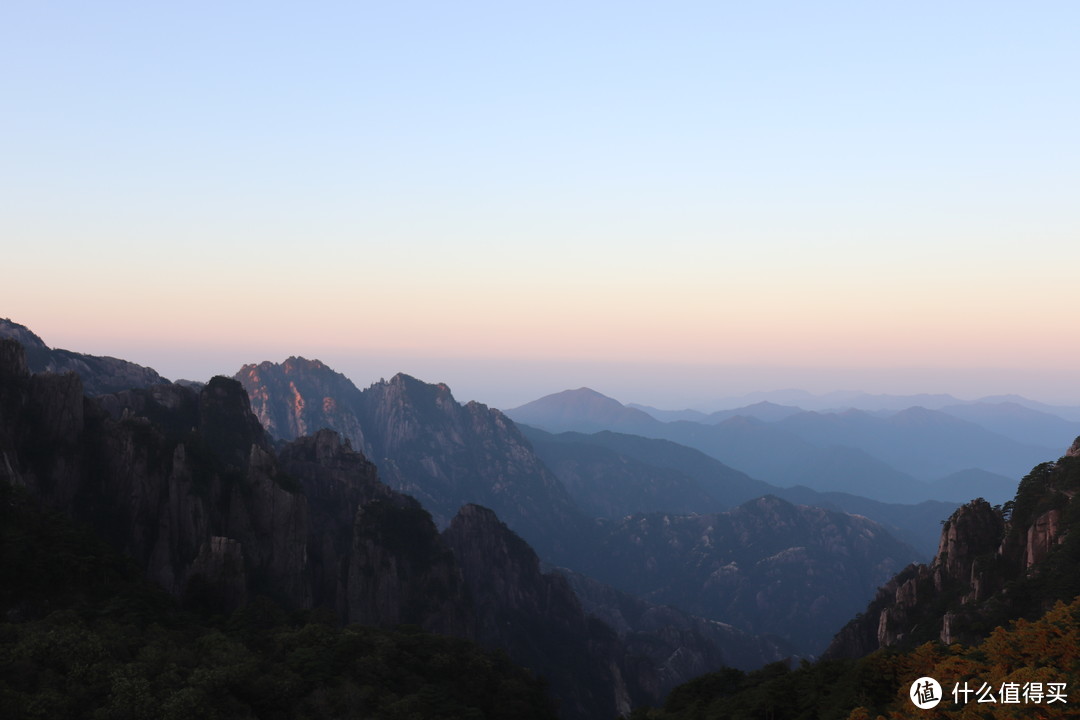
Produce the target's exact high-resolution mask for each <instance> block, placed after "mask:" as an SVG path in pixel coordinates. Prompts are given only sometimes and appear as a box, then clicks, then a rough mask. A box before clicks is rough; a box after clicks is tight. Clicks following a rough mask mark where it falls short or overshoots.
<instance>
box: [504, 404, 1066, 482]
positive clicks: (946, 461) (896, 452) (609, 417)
mask: <svg viewBox="0 0 1080 720" xmlns="http://www.w3.org/2000/svg"><path fill="white" fill-rule="evenodd" d="M965 407H967V406H965ZM972 407H974V409H971V410H970V411H968V412H967V413H966V414H967V415H968V416H969V417H982V416H992V417H995V418H997V419H998V422H997V423H996V427H998V428H999V429H1001V428H1003V427H1005V426H1007V427H1008V428H1011V430H1010V432H1015V433H1017V434H1020V435H1022V436H1024V437H1028V438H1030V437H1033V436H1036V435H1037V434H1038V431H1039V430H1040V429H1041V430H1046V431H1047V435H1046V436H1045V437H1048V438H1060V437H1062V436H1066V435H1068V433H1069V432H1070V431H1071V429H1072V428H1071V424H1070V423H1069V422H1068V421H1065V420H1063V419H1061V418H1057V419H1056V420H1055V419H1054V418H1049V417H1047V418H1041V416H1039V415H1038V414H1037V413H1034V411H1029V412H1025V413H1016V412H1011V413H1010V412H1009V409H1008V408H1005V409H1001V408H998V407H996V406H993V409H992V410H988V408H987V407H981V406H980V407H975V406H972ZM1033 413H1034V414H1033ZM507 414H508V415H509V416H510V417H512V418H514V419H515V420H517V421H518V422H521V423H525V424H528V425H531V426H534V427H538V428H541V429H544V430H547V431H549V432H564V431H578V432H596V431H598V430H601V429H606V430H612V431H615V432H622V433H628V434H636V435H643V436H645V437H651V438H659V439H666V440H671V441H674V442H676V443H679V444H681V445H685V446H688V447H692V448H696V449H698V450H701V451H702V452H704V453H706V454H708V455H710V456H712V457H714V458H716V459H718V460H720V461H722V462H724V463H725V464H727V465H729V466H731V467H734V468H737V469H739V470H742V471H744V472H746V473H747V474H749V475H750V476H752V477H755V478H758V479H760V480H764V481H767V482H769V483H771V484H773V485H778V486H781V487H791V486H794V485H805V486H807V487H811V488H813V489H815V490H821V491H829V492H845V493H850V494H855V495H861V496H864V497H869V498H873V499H875V500H879V501H884V502H893V503H917V502H921V501H923V500H930V499H936V500H950V501H952V500H955V499H956V498H957V495H956V492H955V486H956V483H957V482H958V481H957V479H956V478H954V477H951V476H953V475H955V474H956V473H960V472H963V471H969V470H976V469H977V470H982V471H984V472H985V473H988V475H984V476H982V477H983V478H984V479H987V480H990V479H991V478H990V476H991V475H992V476H996V478H995V479H994V480H993V481H991V482H987V483H986V484H985V485H984V486H983V487H982V488H981V494H983V495H984V496H985V497H986V498H987V499H989V500H991V501H992V502H995V503H1000V502H1004V501H1005V500H1007V499H1008V498H1009V497H1011V494H1012V490H1013V489H1014V487H1009V486H1008V484H1007V483H1008V480H1006V481H1005V483H1002V482H1001V478H1012V477H1018V476H1020V475H1022V474H1023V473H1024V472H1026V470H1027V469H1028V468H1030V467H1031V466H1032V465H1034V464H1035V463H1037V462H1039V461H1040V459H1041V458H1043V457H1047V456H1048V455H1050V454H1052V453H1053V449H1052V447H1050V446H1045V445H1037V444H1026V443H1024V442H1020V441H1018V440H1014V439H1012V438H1011V437H1007V436H1005V435H1002V434H999V433H997V432H994V431H993V430H990V429H988V428H986V427H984V426H983V425H980V424H977V423H976V422H971V421H969V420H965V419H962V418H960V417H956V416H954V415H950V414H948V413H946V412H944V411H937V410H928V409H926V408H922V407H909V408H906V409H904V410H902V411H899V412H893V413H889V414H887V415H884V416H878V415H876V414H872V413H869V412H866V411H862V410H846V411H843V412H829V413H823V412H813V411H810V412H807V411H799V410H798V409H797V408H792V407H782V406H777V405H773V404H758V405H752V406H748V407H746V408H742V409H738V410H732V411H725V412H721V413H717V414H716V415H715V416H704V417H701V418H699V419H698V420H696V421H693V420H685V419H672V420H670V421H668V422H664V421H661V420H659V419H657V418H654V417H652V416H650V415H648V414H647V413H645V412H644V411H642V410H639V409H636V408H631V407H627V406H624V405H623V404H622V403H619V402H618V401H616V400H614V399H612V398H607V397H605V396H603V395H600V394H599V393H596V392H595V391H592V390H589V389H587V388H582V389H579V390H571V391H565V392H562V393H556V394H554V395H549V396H546V397H544V398H541V399H539V400H536V401H534V402H531V403H528V404H526V405H523V406H521V407H518V408H513V409H510V410H507ZM1010 417H1011V418H1018V420H1017V422H1014V423H1011V422H1008V421H1007V418H1010ZM1040 418H1041V419H1040ZM1078 429H1080V428H1078ZM1051 431H1052V432H1051ZM1073 437H1075V435H1074V436H1073ZM974 479H975V476H973V475H969V476H968V477H967V478H966V480H967V481H968V482H969V483H970V482H971V481H972V480H974ZM965 489H966V487H965Z"/></svg>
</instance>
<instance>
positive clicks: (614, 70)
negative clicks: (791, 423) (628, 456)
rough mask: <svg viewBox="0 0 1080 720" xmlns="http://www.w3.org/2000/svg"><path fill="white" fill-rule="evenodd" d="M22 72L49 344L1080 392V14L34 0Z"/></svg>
mask: <svg viewBox="0 0 1080 720" xmlns="http://www.w3.org/2000/svg"><path fill="white" fill-rule="evenodd" d="M0 68H2V69H0V250H2V255H0V257H2V258H3V265H4V271H3V272H2V278H3V279H2V281H0V317H4V316H6V317H10V318H11V319H13V320H15V321H16V322H20V323H22V324H25V325H27V326H29V327H30V328H31V329H32V330H34V331H35V332H37V333H38V334H39V335H41V336H42V337H43V339H44V340H45V341H46V342H47V343H48V344H49V345H51V346H54V347H64V348H68V349H72V350H79V351H83V352H91V353H95V354H108V355H114V356H120V357H125V358H127V359H130V360H133V361H135V362H139V363H141V364H144V365H150V366H153V367H154V368H156V369H157V370H158V371H159V372H161V373H162V374H163V375H165V376H167V377H170V378H179V377H186V378H192V379H206V378H208V377H209V376H211V375H213V374H218V373H221V374H232V373H234V372H235V371H236V370H237V369H239V366H240V365H241V364H242V363H247V362H259V361H262V360H283V359H284V358H286V357H288V356H290V355H302V356H305V357H309V358H319V359H322V360H323V361H324V362H327V363H328V364H330V365H331V366H332V367H335V368H336V369H338V370H340V371H342V372H344V373H345V374H346V375H349V376H350V377H351V378H352V379H353V380H354V381H355V382H356V383H357V384H358V385H360V386H361V387H364V386H366V385H367V384H369V383H370V382H373V381H375V380H378V379H379V378H380V377H389V376H390V375H392V374H394V373H395V372H398V371H404V372H408V373H410V374H413V375H415V376H417V377H420V378H421V379H424V380H428V381H432V382H436V381H442V382H447V383H448V384H449V385H450V386H451V387H452V388H453V389H454V391H455V396H457V397H458V398H459V399H462V400H467V399H477V400H480V401H483V402H486V403H489V404H492V405H495V406H498V407H512V406H514V405H517V404H521V403H524V402H527V401H529V400H531V399H534V398H536V397H539V396H540V395H543V394H546V393H549V392H556V391H558V390H562V389H566V388H572V387H580V386H583V385H587V386H590V387H593V388H595V389H597V390H599V391H601V392H605V393H606V394H609V395H612V396H615V397H617V398H619V399H621V400H624V401H627V402H642V403H646V404H651V405H655V406H658V407H665V408H675V407H687V406H691V407H693V406H703V405H707V404H708V401H709V400H710V398H715V397H721V396H725V395H731V394H737V393H741V392H748V391H751V390H771V389H778V388H787V387H801V388H805V389H808V390H811V391H815V392H827V391H830V390H836V389H847V390H866V391H869V392H893V393H903V392H951V393H953V394H956V395H958V396H963V397H968V398H974V397H978V396H980V395H987V394H997V393H1010V392H1016V393H1021V394H1025V395H1028V396H1029V397H1033V398H1035V399H1039V400H1043V401H1046V402H1057V403H1064V402H1071V403H1080V379H1078V378H1077V375H1076V372H1075V358H1077V357H1080V333H1078V332H1076V322H1075V316H1076V308H1077V306H1078V304H1080V303H1078V300H1080V285H1078V283H1077V281H1076V276H1077V273H1078V270H1080V242H1078V241H1080V130H1078V128H1080V87H1078V85H1080V81H1078V80H1077V78H1078V77H1080V5H1077V4H1076V3H1072V2H1041V3H1023V4H1021V3H1014V2H1009V3H1005V2H977V3H976V2H950V3H931V2H905V3H899V2H869V3H868V2H846V3H842V2H818V3H797V2H760V3H734V2H678V1H674V2H669V3H639V2H626V1H624V2H580V1H578V2H558V1H555V2H544V3H535V2H534V3H530V2H514V3H507V2H498V3H496V2H491V3H479V2H468V1H463V2H459V3H445V2H438V3H436V2H408V1H403V2H393V3H371V2H348V3H335V2H325V3H303V4H301V3H289V4H286V3H274V2H259V3H254V2H252V3H245V2H234V3H207V2H188V3H135V2H127V3H120V2H100V3H76V2H55V3H41V2H29V1H26V2H24V1H22V0H13V1H11V2H6V3H3V5H2V6H0Z"/></svg>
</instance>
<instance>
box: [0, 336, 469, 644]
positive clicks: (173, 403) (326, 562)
mask: <svg viewBox="0 0 1080 720" xmlns="http://www.w3.org/2000/svg"><path fill="white" fill-rule="evenodd" d="M0 381H2V385H0V468H2V470H0V476H2V477H3V478H4V479H7V480H9V481H11V482H15V483H18V484H20V485H23V486H25V487H26V488H27V489H28V490H29V491H30V492H31V493H32V494H33V495H35V496H36V497H38V498H39V499H40V501H41V502H42V503H43V504H44V505H46V506H48V507H50V508H53V509H56V510H59V511H61V512H64V513H66V514H68V515H70V516H72V517H74V518H76V519H78V520H81V521H84V522H85V523H87V524H88V525H90V526H91V527H93V528H95V529H96V530H97V531H98V532H99V533H100V534H101V535H102V536H104V537H105V538H106V539H108V540H109V541H110V542H112V544H114V545H115V546H116V547H118V548H120V549H122V550H123V551H124V552H126V553H127V554H128V555H130V556H131V557H132V558H133V559H134V560H135V562H136V563H137V564H138V565H139V566H140V567H141V568H143V569H144V571H145V572H146V574H147V576H149V577H150V578H152V579H153V580H155V581H156V582H158V583H159V584H160V585H162V586H163V587H164V588H166V589H167V590H168V591H169V592H171V593H172V594H174V595H176V596H178V597H181V598H183V599H184V601H185V602H186V603H188V604H190V605H191V606H194V607H204V608H210V609H220V610H226V611H227V610H230V609H233V608H236V607H239V606H240V605H242V604H243V603H244V602H246V601H247V600H248V599H249V598H251V597H253V596H254V595H257V594H263V595H268V596H270V597H273V598H275V599H277V600H278V601H280V602H282V603H283V604H285V605H286V606H291V607H326V608H329V609H332V610H335V611H336V612H337V613H338V614H339V616H340V617H341V618H342V620H343V621H361V622H365V623H368V624H376V625H379V624H382V625H393V624H399V623H411V624H416V625H420V626H422V627H425V628H428V629H431V630H435V631H441V632H447V633H454V634H458V635H463V636H469V635H471V634H472V626H473V622H474V621H473V620H472V615H471V612H472V611H471V606H470V603H469V601H468V598H467V597H466V595H465V590H464V584H463V580H462V578H461V574H460V571H459V570H458V569H457V567H456V564H455V563H454V561H453V558H452V556H451V555H450V553H449V551H448V550H447V549H446V547H445V546H444V545H442V542H441V540H440V538H439V535H438V532H437V530H436V528H435V526H434V524H433V523H432V522H431V519H430V517H429V516H428V515H427V514H426V513H424V512H423V510H421V509H420V507H419V506H418V504H417V503H416V502H415V501H414V500H412V499H411V498H408V497H405V496H403V495H400V494H399V493H395V492H394V491H393V490H391V489H390V488H388V487H387V486H385V485H383V484H382V483H381V482H379V480H378V478H377V476H376V473H375V469H374V466H373V465H372V464H371V463H369V462H368V461H367V460H366V459H365V458H363V456H361V455H359V454H358V453H354V452H352V450H351V449H350V448H349V447H348V445H347V444H345V443H342V442H341V441H340V439H339V438H338V436H337V435H335V434H333V433H331V432H323V433H319V434H318V435H316V436H315V437H313V438H304V439H302V440H299V441H297V442H295V443H293V444H292V445H290V446H287V447H285V448H283V450H282V451H281V458H280V459H279V458H278V456H277V455H276V454H275V452H274V450H273V448H272V447H271V445H270V441H269V437H268V436H267V434H266V432H265V431H264V430H263V428H262V426H261V425H260V424H259V422H258V420H257V419H256V418H255V416H254V415H252V414H251V412H250V407H249V405H248V399H247V395H246V393H245V392H244V390H243V388H242V387H241V386H240V384H239V383H237V382H236V381H234V380H229V379H226V378H220V377H219V378H214V379H213V380H211V381H210V382H209V383H208V384H207V385H206V386H205V387H204V388H203V389H202V391H201V392H200V393H198V394H196V393H195V392H193V391H192V390H189V389H187V388H185V387H181V386H178V385H159V386H155V387H152V388H150V389H137V390H126V391H123V392H120V393H116V394H112V395H106V396H102V397H101V398H98V399H89V398H85V397H84V396H83V394H82V392H81V390H82V387H81V382H80V380H79V377H78V376H77V375H75V374H72V373H69V374H66V375H53V374H42V375H30V374H29V373H28V372H27V367H26V363H25V359H24V358H23V357H22V352H21V348H20V346H19V345H18V344H16V343H15V342H14V341H11V340H0ZM373 578H374V579H373Z"/></svg>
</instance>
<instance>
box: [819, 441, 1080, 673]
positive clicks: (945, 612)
mask: <svg viewBox="0 0 1080 720" xmlns="http://www.w3.org/2000/svg"><path fill="white" fill-rule="evenodd" d="M1076 450H1077V443H1074V444H1073V446H1072V447H1071V448H1070V449H1069V451H1068V452H1066V454H1065V456H1063V457H1062V458H1061V459H1059V460H1058V461H1057V462H1053V463H1043V464H1041V465H1038V466H1036V467H1035V468H1034V469H1032V471H1031V472H1030V473H1028V475H1027V476H1026V477H1025V478H1024V479H1023V480H1021V482H1020V485H1019V488H1018V489H1017V493H1016V497H1015V499H1014V500H1012V501H1010V502H1008V503H1006V504H1005V506H1003V507H1002V506H995V507H992V506H991V505H990V504H989V503H988V502H986V501H985V500H983V499H982V498H978V499H976V500H973V501H971V502H969V503H967V504H966V505H963V506H961V507H960V508H959V509H957V510H956V512H955V513H953V515H952V516H951V517H950V518H949V519H948V520H947V521H945V522H944V524H943V527H942V532H941V540H940V542H939V544H938V551H937V554H936V556H935V557H934V560H933V561H932V562H931V564H930V565H913V566H911V567H908V568H906V569H905V570H904V571H903V572H902V573H900V574H899V575H897V576H896V577H894V578H893V579H892V580H890V581H889V582H888V583H886V584H885V585H884V586H883V587H882V588H881V589H880V590H879V591H878V593H877V596H876V597H875V598H874V600H873V601H872V602H871V603H870V605H869V607H868V608H867V610H866V612H865V613H864V614H862V615H861V616H859V617H857V618H855V619H854V620H852V621H851V622H850V623H848V625H847V626H845V627H844V628H843V629H842V630H841V631H840V633H839V634H837V636H836V638H835V639H834V640H833V643H832V645H831V646H830V647H829V650H828V651H827V653H826V656H828V657H858V656H860V655H865V654H867V653H869V652H872V651H874V650H876V649H878V648H879V647H884V646H889V645H895V644H898V643H904V644H917V643H920V642H925V641H928V640H940V641H942V642H946V643H950V642H957V641H959V642H974V641H977V640H979V639H980V638H981V637H983V636H984V635H985V632H986V630H987V629H988V628H991V627H994V625H1001V624H1005V623H1007V622H1008V621H1010V620H1014V619H1016V618H1020V617H1025V618H1034V617H1037V616H1038V615H1040V614H1041V613H1042V612H1045V611H1046V610H1047V609H1048V608H1049V607H1050V606H1051V605H1052V604H1053V602H1054V601H1056V600H1070V599H1072V598H1073V597H1074V596H1075V595H1076V594H1077V593H1078V592H1080V582H1076V581H1074V580H1073V579H1072V578H1074V577H1075V573H1074V572H1073V568H1074V566H1075V562H1076V561H1077V559H1078V557H1080V538H1078V537H1076V536H1074V534H1073V533H1072V532H1071V530H1072V527H1071V526H1072V525H1074V524H1075V523H1076V521H1077V518H1078V516H1080V507H1078V506H1077V504H1076V501H1075V498H1076V496H1077V494H1078V493H1080V456H1078V454H1077V452H1076Z"/></svg>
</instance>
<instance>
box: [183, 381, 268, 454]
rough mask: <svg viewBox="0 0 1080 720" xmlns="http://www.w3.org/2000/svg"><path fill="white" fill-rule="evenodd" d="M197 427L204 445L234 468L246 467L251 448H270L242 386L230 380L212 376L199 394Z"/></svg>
mask: <svg viewBox="0 0 1080 720" xmlns="http://www.w3.org/2000/svg"><path fill="white" fill-rule="evenodd" d="M199 426H200V428H201V429H202V432H203V437H204V439H205V441H206V443H207V445H208V446H209V447H210V448H211V449H212V450H213V451H214V452H215V453H216V454H217V455H218V457H220V458H222V459H223V460H225V461H226V462H227V463H229V464H231V465H234V466H236V467H246V465H247V458H248V456H249V454H250V452H251V448H252V446H256V447H259V448H261V449H263V450H269V447H270V443H269V442H268V440H267V437H266V432H265V431H264V430H263V427H262V425H260V424H259V421H258V419H257V418H256V417H255V416H254V415H253V414H252V413H251V403H250V402H249V401H248V396H247V393H246V392H244V387H243V386H242V385H241V384H240V383H239V382H237V381H236V380H233V379H231V378H226V377H222V376H220V375H219V376H217V377H214V378H212V379H211V380H210V382H209V383H207V384H206V387H204V388H203V390H202V392H201V393H199Z"/></svg>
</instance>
